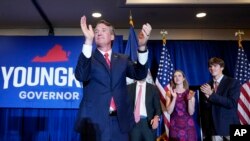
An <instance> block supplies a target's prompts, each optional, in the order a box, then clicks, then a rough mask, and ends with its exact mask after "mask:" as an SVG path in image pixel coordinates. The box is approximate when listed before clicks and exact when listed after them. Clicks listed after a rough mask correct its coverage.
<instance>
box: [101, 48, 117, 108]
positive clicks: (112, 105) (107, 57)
mask: <svg viewBox="0 0 250 141" xmlns="http://www.w3.org/2000/svg"><path fill="white" fill-rule="evenodd" d="M104 58H105V60H106V62H107V64H108V66H109V68H110V65H111V63H110V60H109V54H108V53H105V54H104ZM109 110H110V111H115V110H116V106H115V101H114V98H113V97H112V98H111V101H110V107H109Z"/></svg>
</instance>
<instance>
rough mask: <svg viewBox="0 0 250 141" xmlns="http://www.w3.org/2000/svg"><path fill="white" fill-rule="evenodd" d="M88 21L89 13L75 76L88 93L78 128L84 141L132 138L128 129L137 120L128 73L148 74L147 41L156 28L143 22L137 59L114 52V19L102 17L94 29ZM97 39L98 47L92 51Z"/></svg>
mask: <svg viewBox="0 0 250 141" xmlns="http://www.w3.org/2000/svg"><path fill="white" fill-rule="evenodd" d="M86 21H87V20H86V17H85V16H83V17H81V22H80V24H81V29H82V32H83V35H84V37H85V42H84V44H83V47H82V51H81V53H80V56H79V58H78V62H77V66H76V68H75V77H76V79H77V80H78V81H80V82H82V84H83V91H84V92H83V93H84V96H83V98H82V100H81V103H80V105H79V111H78V115H77V119H76V123H75V130H76V131H77V132H79V133H80V136H81V140H83V141H128V139H129V136H128V133H129V131H130V130H131V129H132V127H133V126H134V124H135V122H134V115H133V105H132V102H131V101H130V98H129V96H128V94H127V85H126V77H130V78H133V79H143V78H145V77H146V76H147V70H148V67H147V59H148V50H147V48H146V43H147V41H148V39H149V36H150V33H151V30H152V28H151V26H150V24H148V23H147V24H144V25H143V26H142V30H141V32H140V34H139V36H138V44H139V48H138V61H137V63H134V62H132V61H130V60H129V57H128V56H126V55H123V54H117V53H113V52H112V48H111V46H112V41H113V40H114V38H115V32H114V28H113V26H112V25H111V24H110V23H108V22H107V21H105V20H101V21H99V22H98V23H97V25H96V27H95V29H93V28H92V26H91V25H87V22H86ZM93 41H95V43H96V46H97V48H96V50H94V51H93V53H92V48H93V45H92V44H93Z"/></svg>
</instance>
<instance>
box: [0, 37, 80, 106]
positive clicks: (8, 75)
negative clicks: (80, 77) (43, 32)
mask: <svg viewBox="0 0 250 141" xmlns="http://www.w3.org/2000/svg"><path fill="white" fill-rule="evenodd" d="M82 44H83V37H82V36H81V37H78V36H71V37H68V36H35V37H34V36H0V58H1V59H0V67H1V69H0V107H2V108H78V105H79V103H80V101H81V98H82V96H83V89H82V84H81V83H80V82H79V81H77V80H76V79H75V77H74V67H75V66H76V63H77V59H78V56H79V54H80V52H81V50H82Z"/></svg>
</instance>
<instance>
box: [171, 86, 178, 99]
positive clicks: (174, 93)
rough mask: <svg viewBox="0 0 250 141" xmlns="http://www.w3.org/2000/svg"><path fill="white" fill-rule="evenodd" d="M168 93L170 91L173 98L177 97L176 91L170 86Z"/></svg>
mask: <svg viewBox="0 0 250 141" xmlns="http://www.w3.org/2000/svg"><path fill="white" fill-rule="evenodd" d="M170 93H171V95H172V96H173V98H176V97H177V94H176V91H175V90H173V89H172V88H170Z"/></svg>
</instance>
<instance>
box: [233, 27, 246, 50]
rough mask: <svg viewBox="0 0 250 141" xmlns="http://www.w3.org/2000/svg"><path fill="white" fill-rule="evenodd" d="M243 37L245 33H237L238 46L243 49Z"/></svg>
mask: <svg viewBox="0 0 250 141" xmlns="http://www.w3.org/2000/svg"><path fill="white" fill-rule="evenodd" d="M241 35H244V32H243V31H240V30H238V31H237V32H235V36H238V46H239V47H241V48H242V47H243V46H242V44H241V42H242V36H241Z"/></svg>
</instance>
